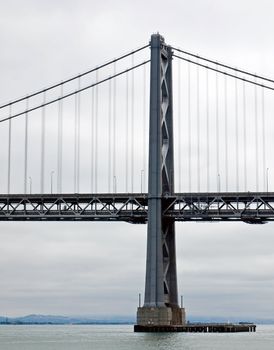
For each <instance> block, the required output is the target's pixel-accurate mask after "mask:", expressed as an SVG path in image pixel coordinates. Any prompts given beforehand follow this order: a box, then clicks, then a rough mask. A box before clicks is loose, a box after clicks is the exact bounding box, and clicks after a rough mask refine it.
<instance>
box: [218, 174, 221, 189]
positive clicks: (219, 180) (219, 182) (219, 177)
mask: <svg viewBox="0 0 274 350" xmlns="http://www.w3.org/2000/svg"><path fill="white" fill-rule="evenodd" d="M217 180H218V192H220V191H221V175H220V174H218V176H217Z"/></svg>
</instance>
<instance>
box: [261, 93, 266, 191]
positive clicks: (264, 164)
mask: <svg viewBox="0 0 274 350" xmlns="http://www.w3.org/2000/svg"><path fill="white" fill-rule="evenodd" d="M264 102H265V98H264V88H262V124H263V125H262V143H263V144H262V151H263V179H264V191H267V185H266V171H267V170H266V154H265V152H266V150H265V148H266V147H265V146H266V139H265V106H264Z"/></svg>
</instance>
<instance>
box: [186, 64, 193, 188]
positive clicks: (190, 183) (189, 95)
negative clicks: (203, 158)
mask: <svg viewBox="0 0 274 350" xmlns="http://www.w3.org/2000/svg"><path fill="white" fill-rule="evenodd" d="M187 67H188V84H187V85H188V190H189V192H191V189H192V181H191V151H192V150H191V141H192V139H191V129H192V128H191V90H190V63H189V62H188V65H187Z"/></svg>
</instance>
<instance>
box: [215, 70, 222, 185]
mask: <svg viewBox="0 0 274 350" xmlns="http://www.w3.org/2000/svg"><path fill="white" fill-rule="evenodd" d="M217 68H218V65H217ZM215 78H216V84H215V85H216V116H215V117H216V169H217V174H216V175H217V178H216V179H217V191H220V190H221V189H220V142H219V81H218V72H216V77H215Z"/></svg>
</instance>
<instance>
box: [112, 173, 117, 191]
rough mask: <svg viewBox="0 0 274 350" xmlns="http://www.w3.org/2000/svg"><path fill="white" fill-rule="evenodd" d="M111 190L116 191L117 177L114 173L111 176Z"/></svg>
mask: <svg viewBox="0 0 274 350" xmlns="http://www.w3.org/2000/svg"><path fill="white" fill-rule="evenodd" d="M113 192H114V193H116V192H117V178H116V175H114V176H113Z"/></svg>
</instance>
